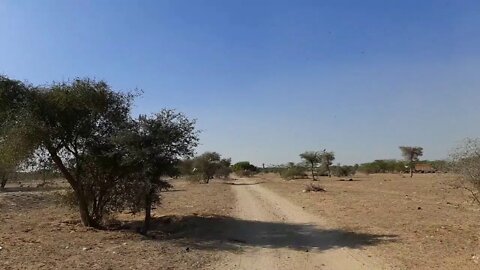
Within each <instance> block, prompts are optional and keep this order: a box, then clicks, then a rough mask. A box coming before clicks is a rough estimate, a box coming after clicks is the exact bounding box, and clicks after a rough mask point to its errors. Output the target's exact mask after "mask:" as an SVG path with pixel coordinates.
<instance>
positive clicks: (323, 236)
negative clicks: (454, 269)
mask: <svg viewBox="0 0 480 270" xmlns="http://www.w3.org/2000/svg"><path fill="white" fill-rule="evenodd" d="M232 189H233V190H234V192H235V194H236V200H237V207H236V210H235V218H238V219H241V220H245V221H247V222H243V223H237V224H238V225H232V226H230V227H229V228H226V230H227V231H228V235H229V237H230V239H231V241H236V242H238V245H239V246H241V247H242V251H241V252H239V253H231V254H229V255H228V256H227V257H226V258H225V259H224V260H222V261H221V262H220V263H219V265H218V266H217V269H249V270H253V269H387V268H388V267H387V266H386V265H384V264H383V263H381V262H380V261H379V260H376V259H373V258H372V257H369V256H368V255H366V254H364V253H363V252H362V251H361V250H360V249H359V248H360V247H361V246H362V245H364V244H373V243H372V241H373V240H371V239H366V236H364V235H355V234H354V233H346V232H343V231H341V230H336V229H332V228H328V227H327V225H326V222H325V221H324V220H322V219H321V218H318V217H316V216H313V215H311V214H309V213H307V212H305V211H304V210H303V209H302V207H299V206H297V205H294V204H293V203H291V202H290V201H288V200H286V199H284V198H282V197H280V196H279V195H277V194H276V193H274V192H272V191H269V190H268V189H266V188H264V187H262V186H260V185H258V184H255V183H253V182H251V181H250V182H249V181H248V180H241V181H240V182H236V183H235V185H232ZM359 238H361V239H359Z"/></svg>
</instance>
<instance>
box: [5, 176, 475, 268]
mask: <svg viewBox="0 0 480 270" xmlns="http://www.w3.org/2000/svg"><path fill="white" fill-rule="evenodd" d="M354 179H355V180H358V181H338V179H336V178H332V179H326V178H322V179H321V180H320V181H319V183H320V184H321V185H323V186H324V187H325V189H326V190H327V191H326V192H322V193H303V192H302V190H303V189H304V186H305V184H306V183H310V182H311V180H295V181H283V180H281V179H280V178H279V177H278V176H277V175H271V174H267V175H259V176H257V177H254V178H251V179H249V180H236V181H231V182H230V183H225V182H223V183H222V182H220V181H218V182H214V183H211V184H208V185H198V184H188V183H186V182H183V181H176V182H175V187H176V190H175V191H171V192H166V193H164V200H163V203H162V205H161V206H159V207H158V208H157V209H156V210H155V216H156V217H157V218H156V222H155V227H154V229H153V230H152V237H150V238H144V237H142V236H140V235H138V234H137V233H135V232H134V231H135V227H136V226H138V220H139V219H141V216H137V217H132V216H130V215H126V214H123V215H120V216H119V217H118V218H119V219H120V220H121V221H122V222H123V224H124V225H125V226H127V227H129V229H124V230H116V231H99V230H92V229H86V228H84V227H82V226H81V225H80V224H79V223H78V216H77V215H76V213H75V212H74V211H72V210H70V209H67V208H65V207H62V206H59V205H58V203H56V202H55V200H56V197H55V196H54V192H55V191H48V192H46V191H41V190H38V189H32V190H29V191H25V190H24V191H13V192H6V193H0V213H1V214H0V246H2V249H1V250H0V269H87V268H89V269H480V265H479V263H478V260H479V259H478V256H479V255H480V230H479V224H480V207H479V206H477V205H475V204H473V203H472V201H471V200H469V199H468V196H467V195H468V194H467V193H466V192H465V191H464V190H462V189H460V188H458V187H456V183H457V182H456V180H455V177H454V176H449V175H416V176H415V177H414V178H413V179H409V178H406V177H403V176H400V175H371V176H357V177H355V178H354Z"/></svg>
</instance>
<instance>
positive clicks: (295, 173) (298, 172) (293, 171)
mask: <svg viewBox="0 0 480 270" xmlns="http://www.w3.org/2000/svg"><path fill="white" fill-rule="evenodd" d="M305 171H306V168H305V167H302V166H298V165H290V166H288V167H285V168H283V169H282V170H281V171H280V176H281V177H282V178H283V179H285V180H293V179H302V178H308V176H307V174H306V173H305Z"/></svg>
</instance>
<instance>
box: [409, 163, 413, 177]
mask: <svg viewBox="0 0 480 270" xmlns="http://www.w3.org/2000/svg"><path fill="white" fill-rule="evenodd" d="M412 177H413V168H412V165H410V178H412Z"/></svg>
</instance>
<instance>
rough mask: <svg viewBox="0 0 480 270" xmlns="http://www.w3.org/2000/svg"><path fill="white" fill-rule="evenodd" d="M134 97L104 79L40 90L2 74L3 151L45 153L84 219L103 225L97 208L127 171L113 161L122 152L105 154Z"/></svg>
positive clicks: (0, 142) (89, 223)
mask: <svg viewBox="0 0 480 270" xmlns="http://www.w3.org/2000/svg"><path fill="white" fill-rule="evenodd" d="M132 98H133V96H132V95H131V94H122V93H119V92H114V91H113V90H111V88H110V87H109V86H108V85H107V84H106V83H105V82H102V81H100V82H97V81H93V80H89V79H83V80H81V79H77V80H74V81H73V82H68V83H56V84H53V85H51V86H49V87H41V88H40V87H33V86H31V85H26V84H24V83H21V82H18V81H13V80H10V79H8V78H6V77H0V105H1V106H0V116H2V117H3V118H2V124H1V126H0V127H1V128H0V137H1V139H0V150H1V151H2V152H4V153H10V154H12V155H13V153H16V154H15V155H19V154H18V153H21V155H24V156H27V155H31V154H32V153H34V152H36V151H41V152H44V153H46V154H47V155H48V156H49V158H50V159H51V160H52V161H53V162H54V163H55V165H56V166H57V168H58V170H59V171H60V172H61V173H62V174H63V176H64V177H65V179H66V180H67V181H68V183H69V184H70V186H71V188H72V189H73V192H74V194H75V198H76V200H77V203H78V209H79V212H80V217H81V220H82V223H83V224H84V225H85V226H93V227H99V225H100V219H101V217H102V211H98V210H99V209H103V205H104V204H106V203H107V202H108V199H107V198H108V194H111V193H110V192H111V191H112V190H113V189H114V187H115V186H116V185H117V184H118V182H120V181H121V180H122V179H125V177H124V176H125V175H126V174H124V172H122V170H120V166H118V165H117V164H115V163H114V162H115V161H119V158H120V157H119V156H115V155H114V156H110V155H101V153H106V152H108V151H109V150H111V149H114V148H115V147H114V145H113V142H112V138H114V137H115V136H116V135H117V134H118V132H119V131H121V130H123V129H124V128H125V127H126V126H127V124H128V119H129V113H130V105H131V101H132ZM99 159H101V161H102V162H99ZM100 164H106V165H108V166H106V168H104V169H103V168H102V167H101V166H100ZM89 169H95V170H94V171H92V170H90V171H89ZM112 173H113V174H114V175H111V174H112ZM93 175H95V176H98V177H93V178H92V176H93Z"/></svg>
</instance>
